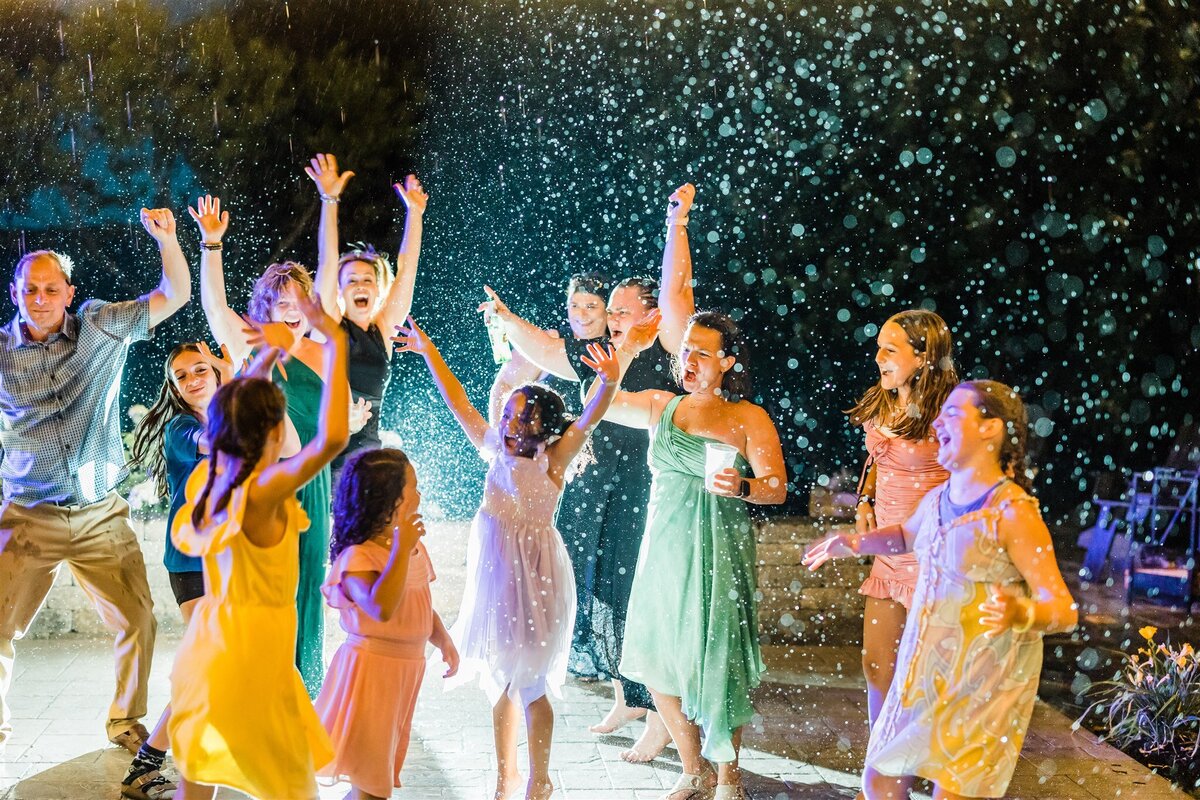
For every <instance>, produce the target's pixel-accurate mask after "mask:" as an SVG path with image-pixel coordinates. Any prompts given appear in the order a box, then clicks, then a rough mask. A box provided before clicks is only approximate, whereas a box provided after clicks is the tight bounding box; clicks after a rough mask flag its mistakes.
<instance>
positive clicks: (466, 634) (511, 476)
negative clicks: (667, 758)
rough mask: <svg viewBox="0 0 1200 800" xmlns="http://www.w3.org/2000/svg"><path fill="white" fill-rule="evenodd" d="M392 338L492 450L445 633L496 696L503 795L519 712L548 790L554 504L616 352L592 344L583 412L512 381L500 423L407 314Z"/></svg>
mask: <svg viewBox="0 0 1200 800" xmlns="http://www.w3.org/2000/svg"><path fill="white" fill-rule="evenodd" d="M398 331H399V334H400V335H399V336H396V337H394V339H393V341H396V342H397V343H398V344H399V348H398V349H399V351H400V352H402V353H406V352H412V353H417V354H419V355H421V356H423V357H424V358H425V364H426V366H428V367H429V371H430V373H432V375H433V379H434V383H436V384H437V388H438V391H439V392H440V393H441V395H442V399H443V400H445V402H446V405H447V406H449V408H450V411H451V412H452V413H453V414H454V416H455V418H456V419H457V420H458V424H459V425H461V426H462V429H463V431H464V432H465V433H466V434H467V438H468V439H470V440H471V444H473V445H475V447H476V448H477V449H478V450H479V453H480V455H481V456H482V457H483V459H484V460H485V461H487V462H488V465H489V466H488V473H487V480H486V483H485V484H484V493H483V504H482V505H481V506H480V508H479V512H478V513H477V514H476V515H475V521H474V523H473V524H472V529H471V540H470V545H469V549H468V554H467V588H466V591H465V592H464V594H463V600H462V606H461V608H460V610H459V615H458V620H457V621H456V622H455V623H454V626H453V627H452V628H451V631H450V635H451V637H452V638H453V639H454V642H455V644H456V645H457V647H458V651H459V653H460V655H461V657H462V661H461V666H460V670H459V678H458V682H462V681H466V680H470V679H471V678H473V677H476V676H478V677H479V679H480V683H481V684H482V686H483V688H484V690H485V691H486V692H487V693H488V699H489V700H490V701H491V703H492V718H493V728H494V731H495V736H496V767H497V773H498V774H497V778H496V794H495V797H496V800H507V798H509V797H510V796H512V795H513V794H515V792H516V790H517V789H518V788H519V787H520V784H521V778H520V775H519V774H518V772H517V766H516V759H517V737H518V735H519V732H520V721H521V717H522V716H524V717H525V720H526V726H527V728H528V737H529V781H528V783H527V785H526V789H525V797H526V798H527V800H544V798H547V797H549V796H550V794H551V793H552V792H553V791H554V787H553V785H551V783H550V742H551V739H552V738H553V733H554V711H553V710H552V709H551V707H550V701H549V699H548V698H547V696H546V693H547V691H549V692H550V693H552V694H554V695H556V696H557V695H558V693H559V688H560V687H561V686H562V684H563V682H564V681H565V680H566V674H567V655H568V652H569V650H570V644H571V631H572V629H573V628H574V625H575V580H574V578H573V574H572V571H571V559H570V556H569V555H568V554H567V549H566V547H565V546H564V545H563V541H562V537H561V536H560V535H559V533H558V531H557V530H555V528H554V509H555V507H556V506H557V505H558V498H559V496H560V495H561V494H562V486H563V480H564V476H565V475H566V473H567V469H568V467H569V466H570V464H571V461H572V460H573V459H574V458H575V456H576V455H578V453H579V451H580V450H581V449H582V448H583V446H584V445H585V444H586V443H587V438H588V435H589V433H590V432H591V429H592V428H593V427H594V426H595V425H596V423H597V422H599V421H600V419H601V418H602V417H603V416H604V412H605V411H606V410H607V409H608V406H609V404H610V403H611V402H612V399H613V397H614V396H615V395H616V392H617V386H618V384H619V379H620V367H619V364H618V362H617V358H616V354H615V352H614V351H613V350H612V349H611V348H609V349H608V350H604V349H602V348H601V347H600V346H599V345H591V346H589V352H590V354H591V358H590V359H586V360H585V361H584V363H585V364H587V365H588V366H589V367H590V368H592V369H594V370H595V371H596V375H597V377H598V388H597V389H596V390H595V392H594V393H593V395H592V397H591V400H590V401H589V402H588V404H587V407H586V408H584V410H583V414H581V415H580V417H579V419H577V420H572V419H570V418H569V417H568V416H567V415H566V411H565V408H564V405H563V400H562V397H560V396H559V395H558V394H557V393H555V392H554V391H553V390H551V389H548V388H547V387H545V386H541V385H539V384H527V385H525V386H521V387H518V388H516V389H514V390H513V392H512V394H511V395H510V396H509V398H508V400H507V402H506V403H505V405H504V412H503V414H502V416H501V418H500V422H499V424H498V426H497V427H496V428H491V427H489V426H488V423H487V421H486V420H485V419H484V417H483V415H482V414H480V413H479V411H478V410H476V408H475V407H474V406H473V405H471V401H470V400H469V399H468V398H467V394H466V392H465V391H464V390H463V387H462V384H461V383H459V381H458V379H457V378H456V377H455V376H454V373H453V372H451V371H450V368H449V367H448V366H446V362H445V361H444V360H443V359H442V356H441V354H440V353H439V352H438V350H437V348H436V347H434V345H433V343H432V342H431V341H430V340H429V337H428V336H426V335H425V334H424V332H423V331H421V329H420V328H418V327H417V325H416V323H414V322H413V320H412V317H409V319H408V327H407V328H398Z"/></svg>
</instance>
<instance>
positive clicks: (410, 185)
mask: <svg viewBox="0 0 1200 800" xmlns="http://www.w3.org/2000/svg"><path fill="white" fill-rule="evenodd" d="M392 189H393V190H395V192H396V196H397V197H399V198H400V199H401V200H402V201H404V207H405V208H406V209H407V210H408V213H409V214H424V213H425V204H426V203H428V202H429V195H428V194H427V193H426V192H425V189H424V188H423V187H422V186H421V182H420V181H419V180H417V176H416V175H409V176H408V177H406V178H405V179H404V183H393V184H392Z"/></svg>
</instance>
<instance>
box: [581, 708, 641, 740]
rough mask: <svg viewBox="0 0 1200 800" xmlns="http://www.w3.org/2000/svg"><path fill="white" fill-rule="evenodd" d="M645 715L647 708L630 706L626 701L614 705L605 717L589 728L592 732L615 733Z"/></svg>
mask: <svg viewBox="0 0 1200 800" xmlns="http://www.w3.org/2000/svg"><path fill="white" fill-rule="evenodd" d="M644 716H646V709H644V708H630V707H629V706H627V705H625V704H624V703H621V704H620V705H614V706H613V707H612V708H611V709H610V710H609V712H608V713H607V714H605V715H604V719H602V720H600V721H599V722H597V723H596V724H595V725H589V726H588V730H589V731H591V732H592V733H613V732H615V731H619V730H621V728H624V727H625V726H626V725H628V724H629V723H631V722H633V721H634V720H635V719H641V718H642V717H644Z"/></svg>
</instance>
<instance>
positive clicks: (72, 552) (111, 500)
mask: <svg viewBox="0 0 1200 800" xmlns="http://www.w3.org/2000/svg"><path fill="white" fill-rule="evenodd" d="M141 220H142V224H143V225H144V226H145V227H146V230H147V231H148V232H149V233H150V235H151V236H153V237H154V239H155V241H156V242H157V243H158V247H159V251H160V253H161V255H162V281H161V282H160V283H159V285H158V288H156V289H155V290H154V291H152V292H150V293H149V294H148V295H146V296H144V297H142V298H140V299H138V300H129V301H125V302H119V303H107V302H104V301H102V300H87V301H85V302H84V303H83V305H82V306H81V307H80V308H79V311H78V312H77V313H74V314H71V313H68V312H67V307H68V306H69V305H70V304H71V301H72V300H73V299H74V297H75V287H74V286H72V285H71V269H72V267H71V262H70V260H69V259H67V258H66V257H65V256H63V255H60V254H59V253H55V252H54V251H51V250H39V251H37V252H33V253H29V254H27V255H25V256H24V257H23V258H22V259H21V260H20V261H19V262H18V263H17V266H16V269H15V270H14V274H13V281H12V284H11V285H10V287H9V292H10V296H11V297H12V301H13V303H14V304H15V305H16V306H17V309H18V313H17V315H16V316H15V317H14V318H13V319H12V321H11V322H10V323H9V324H7V325H4V326H3V327H0V484H2V486H3V502H2V503H0V742H3V741H4V739H5V738H6V737H7V736H8V734H9V732H11V722H10V712H9V707H8V703H7V695H8V688H9V685H10V683H11V681H12V674H13V657H14V648H13V642H14V641H15V640H17V639H20V638H21V637H22V636H24V635H25V632H26V631H28V630H29V626H30V624H31V623H32V622H33V618H34V616H35V615H36V614H37V611H38V609H39V608H40V607H41V605H42V602H43V601H44V600H45V599H46V595H47V594H48V593H49V591H50V587H51V585H52V584H53V582H54V577H55V575H57V574H58V569H59V567H60V565H61V564H62V563H63V562H66V564H67V566H68V567H70V569H71V572H72V573H73V574H74V576H75V579H76V580H77V581H78V582H79V585H80V586H82V587H83V590H84V591H85V592H86V593H87V596H88V598H89V599H91V601H92V604H93V605H94V606H95V608H96V611H97V612H98V613H99V614H100V617H101V619H102V620H103V621H104V623H105V625H107V626H108V627H109V628H110V629H112V630H113V631H114V632H115V633H116V635H117V636H116V643H115V652H116V673H117V686H116V695H115V697H114V699H113V703H112V707H111V708H110V709H109V715H108V725H107V731H108V737H109V739H110V740H111V741H112V742H113V743H115V744H118V745H121V746H122V747H125V748H127V749H129V750H130V751H131V752H137V749H138V747H139V746H140V745H141V743H142V741H143V740H145V738H146V729H145V727H144V726H143V725H142V724H141V723H140V722H139V721H138V720H139V719H140V718H141V717H142V716H143V715H144V714H145V713H146V688H147V686H146V683H147V678H148V677H149V674H150V659H151V656H152V655H153V652H154V632H155V621H154V614H153V610H152V605H151V601H150V588H149V586H148V585H147V582H146V566H145V563H144V562H143V560H142V553H141V549H140V548H139V546H138V541H137V536H136V534H135V533H134V530H133V527H132V526H131V525H130V520H129V505H128V504H127V503H126V502H125V500H123V499H122V498H121V497H120V496H119V495H117V494H116V493H115V492H114V491H113V489H114V488H115V487H116V485H117V484H118V483H119V482H120V481H121V479H122V478H123V477H124V475H125V452H124V448H123V447H122V443H121V428H120V413H119V412H120V410H119V408H118V404H119V400H120V396H121V391H120V389H121V373H122V371H123V370H124V367H125V358H126V355H127V354H128V352H129V345H130V344H131V343H132V342H134V341H139V340H143V339H148V338H150V335H151V331H152V329H153V328H154V327H155V326H156V325H158V324H159V323H160V322H162V321H164V320H166V319H167V318H168V317H170V316H171V315H172V314H174V313H175V312H176V311H178V310H179V309H180V308H181V307H183V305H184V304H185V303H187V301H188V297H189V295H190V293H191V279H190V277H189V275H188V267H187V260H186V259H185V258H184V255H183V251H182V250H181V249H180V247H179V241H178V239H177V238H176V236H175V219H174V217H173V216H172V214H171V212H170V210H168V209H156V210H153V211H150V210H147V209H142V212H141Z"/></svg>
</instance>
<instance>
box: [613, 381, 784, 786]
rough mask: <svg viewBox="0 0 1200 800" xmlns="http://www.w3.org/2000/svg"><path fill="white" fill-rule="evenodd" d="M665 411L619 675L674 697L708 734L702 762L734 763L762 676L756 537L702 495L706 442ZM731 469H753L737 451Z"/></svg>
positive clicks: (731, 503) (738, 505) (742, 508)
mask: <svg viewBox="0 0 1200 800" xmlns="http://www.w3.org/2000/svg"><path fill="white" fill-rule="evenodd" d="M682 399H683V397H682V396H680V397H676V398H675V399H673V400H672V401H671V402H670V403H668V404H667V407H666V409H664V410H663V413H662V417H661V418H660V419H659V422H658V427H657V428H656V429H655V430H654V431H653V441H652V442H651V444H650V471H651V473H652V474H653V476H654V480H653V483H652V485H651V488H650V510H649V513H648V516H647V519H646V533H645V536H643V537H642V548H641V551H640V552H639V553H638V561H637V569H636V571H635V572H634V576H633V589H632V592H631V594H630V597H629V617H628V620H627V622H626V623H625V648H624V651H623V653H622V656H621V667H620V670H621V674H622V675H625V676H627V677H629V678H632V679H633V680H635V681H638V682H639V683H644V684H645V685H646V686H648V687H649V688H650V689H651V690H652V691H655V692H658V693H660V694H667V695H673V696H676V697H679V698H680V700H681V701H682V703H683V713H684V714H686V715H687V717H688V719H690V720H692V721H693V722H695V723H696V724H697V725H699V726H700V728H701V730H703V732H704V746H703V749H702V752H703V754H704V757H705V758H707V759H709V760H710V761H714V762H717V763H725V762H729V761H733V760H734V757H735V753H734V749H733V732H734V731H735V730H736V729H738V728H740V727H741V726H743V725H745V724H746V723H747V722H749V721H750V718H751V717H752V716H753V715H754V708H753V707H752V706H751V705H750V690H751V689H753V688H754V687H755V686H758V684H759V680H760V678H761V676H762V673H763V672H764V671H765V670H766V667H765V666H764V665H763V662H762V657H761V655H760V653H759V649H758V615H757V609H756V605H757V603H756V601H755V592H756V591H757V586H756V580H755V572H754V565H755V563H756V562H755V546H754V530H753V528H752V527H751V525H750V517H749V515H748V514H747V512H746V504H745V502H744V501H743V500H739V499H737V498H732V497H721V496H719V495H715V494H711V493H709V492H708V491H706V490H705V488H704V445H705V443H706V442H709V441H712V440H710V439H706V438H705V437H702V436H694V435H692V434H690V433H687V432H686V431H682V430H680V429H679V428H677V427H676V426H675V423H674V421H673V417H674V416H675V408H676V407H677V406H678V405H679V401H680V400H682ZM735 466H736V468H737V469H738V471H740V472H741V473H742V474H748V473H749V471H750V465H749V464H748V463H746V460H745V459H744V458H742V456H741V455H740V454H739V455H738V457H737V462H736V463H735Z"/></svg>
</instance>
